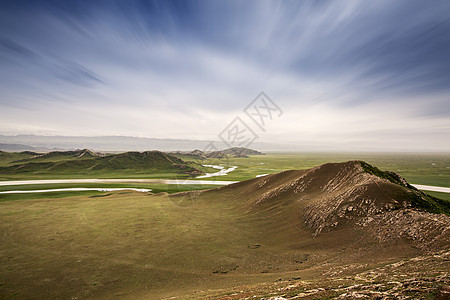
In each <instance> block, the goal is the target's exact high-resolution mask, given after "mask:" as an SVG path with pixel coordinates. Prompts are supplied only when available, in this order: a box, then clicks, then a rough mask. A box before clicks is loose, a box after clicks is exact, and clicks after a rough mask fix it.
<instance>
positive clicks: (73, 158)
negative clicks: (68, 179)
mask: <svg viewBox="0 0 450 300" xmlns="http://www.w3.org/2000/svg"><path fill="white" fill-rule="evenodd" d="M2 155H3V157H2V161H3V162H4V163H3V166H1V167H0V174H1V175H4V176H24V175H99V176H108V175H110V174H116V173H120V174H124V175H127V174H139V175H141V176H145V174H147V175H152V174H153V175H155V174H158V175H160V174H168V173H171V174H180V175H183V174H184V175H185V176H189V175H200V174H202V173H203V172H202V171H201V170H199V169H198V168H202V167H201V165H197V164H196V163H193V162H185V161H183V160H181V159H179V158H176V157H174V156H171V155H169V154H166V153H163V152H160V151H146V152H126V153H120V154H111V155H104V156H103V155H100V154H97V153H93V152H91V151H89V150H86V149H85V150H77V151H64V152H59V151H57V152H56V151H55V152H49V153H46V154H35V153H25V152H21V153H14V154H13V153H6V152H3V153H2Z"/></svg>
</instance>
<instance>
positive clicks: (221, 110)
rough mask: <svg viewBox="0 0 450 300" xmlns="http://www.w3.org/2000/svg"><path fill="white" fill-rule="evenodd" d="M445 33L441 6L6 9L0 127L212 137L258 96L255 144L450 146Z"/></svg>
mask: <svg viewBox="0 0 450 300" xmlns="http://www.w3.org/2000/svg"><path fill="white" fill-rule="evenodd" d="M449 31H450V3H449V2H448V1H434V2H433V4H432V5H430V4H429V3H425V2H424V1H415V0H413V1H406V0H400V1H384V0H383V1H381V0H380V1H126V2H125V1H94V2H88V1H77V2H72V1H56V2H53V1H29V2H28V1H18V2H9V3H3V4H1V6H0V88H1V90H2V95H1V97H0V116H1V118H0V133H3V134H17V133H45V134H52V133H55V134H67V135H108V134H111V135H121V134H123V135H135V136H147V137H160V138H162V137H170V138H198V139H216V138H217V134H218V133H219V132H220V131H221V130H222V129H223V127H225V126H226V125H227V123H228V122H230V121H231V120H232V119H233V118H234V117H235V116H236V115H238V114H239V113H241V111H242V109H243V108H244V107H245V106H246V105H247V103H248V102H250V101H251V100H252V99H253V98H254V97H255V96H256V95H257V94H258V93H259V92H260V91H261V90H264V91H265V92H267V93H268V94H269V95H270V96H271V97H272V98H273V99H274V100H276V101H277V103H278V104H279V106H280V107H282V108H283V110H284V111H285V112H286V113H285V115H284V116H283V118H281V119H280V120H277V122H276V123H274V124H273V125H272V127H271V128H269V130H268V131H267V132H266V133H264V134H262V135H261V141H274V140H276V141H278V142H280V143H286V142H289V143H291V144H292V143H294V144H297V145H298V147H299V149H302V147H303V146H305V144H306V143H308V144H309V145H321V147H322V148H323V147H329V148H330V149H333V148H336V149H348V150H351V149H359V148H361V149H362V148H364V149H366V148H367V149H370V148H371V147H372V148H374V149H375V148H376V149H378V148H380V149H381V148H383V149H393V150H395V149H404V148H409V149H417V150H445V151H448V150H450V141H448V142H447V141H446V140H447V138H446V137H448V136H450V104H449V103H450V101H449V96H450V85H449V84H448V82H450V54H449V53H450V35H448V32H449ZM281 133H282V134H281ZM293 137H295V138H293Z"/></svg>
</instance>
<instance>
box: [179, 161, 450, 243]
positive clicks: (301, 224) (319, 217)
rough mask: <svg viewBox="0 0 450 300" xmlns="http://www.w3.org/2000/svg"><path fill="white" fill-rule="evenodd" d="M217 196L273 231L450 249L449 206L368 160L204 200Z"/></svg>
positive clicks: (242, 186) (259, 181)
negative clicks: (340, 234)
mask: <svg viewBox="0 0 450 300" xmlns="http://www.w3.org/2000/svg"><path fill="white" fill-rule="evenodd" d="M202 194H203V195H202ZM211 196H212V198H217V197H219V198H226V199H227V201H233V202H235V203H236V205H238V206H240V207H241V209H245V211H247V214H248V216H260V217H261V218H262V219H264V220H266V223H267V224H272V228H271V229H272V230H275V228H278V230H282V227H283V226H287V225H289V226H288V227H291V229H295V230H296V231H297V232H299V233H302V234H304V232H305V231H306V232H309V233H310V234H311V235H312V236H313V237H316V236H318V235H320V234H321V233H324V232H342V231H347V232H350V231H351V232H357V234H358V235H360V234H362V235H363V237H362V238H360V240H359V243H360V244H363V243H371V242H384V241H386V242H388V241H391V242H392V241H394V242H395V241H399V240H401V241H405V242H407V243H411V245H413V246H412V247H417V248H421V249H434V248H436V249H440V248H442V247H447V246H449V245H450V217H449V216H448V214H449V213H450V208H449V207H450V205H449V203H448V202H447V201H445V200H441V199H438V198H435V197H432V196H430V195H427V194H426V193H424V192H422V191H419V190H417V189H416V188H414V187H412V186H411V185H409V184H408V183H407V182H406V180H405V179H404V178H402V177H400V176H399V175H397V174H395V173H393V172H383V171H380V170H379V169H377V168H375V167H373V166H371V165H369V164H367V163H365V162H362V161H349V162H345V163H328V164H324V165H321V166H318V167H315V168H312V169H308V170H290V171H284V172H281V173H277V174H272V175H267V176H264V177H260V178H255V179H252V180H247V181H243V182H239V183H236V184H232V185H229V186H226V187H222V188H218V189H214V190H211V191H206V192H203V193H201V194H200V196H199V199H200V198H202V197H206V198H211ZM172 197H177V196H176V195H174V196H172ZM349 234H352V235H354V233H349ZM355 234H356V233H355Z"/></svg>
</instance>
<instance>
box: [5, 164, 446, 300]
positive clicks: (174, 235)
mask: <svg viewBox="0 0 450 300" xmlns="http://www.w3.org/2000/svg"><path fill="white" fill-rule="evenodd" d="M375 173H376V172H375ZM379 175H380V174H374V172H373V171H371V170H367V168H365V167H364V166H363V165H362V163H361V162H357V161H352V162H346V163H340V164H326V165H323V166H320V167H316V168H313V169H309V170H299V171H295V170H294V171H286V172H282V173H279V174H273V175H269V176H265V177H260V178H256V179H252V180H249V181H245V182H240V183H236V184H233V185H229V186H224V187H221V188H216V189H212V190H208V191H196V192H184V193H178V194H172V195H168V194H165V193H161V194H156V195H155V194H150V193H148V194H145V193H144V194H142V193H135V192H119V193H111V194H109V195H105V196H104V197H68V198H64V199H52V200H47V199H42V200H28V201H9V202H3V203H0V220H1V222H0V230H1V231H2V232H3V235H2V236H1V237H0V265H1V272H0V296H1V298H8V297H17V298H35V299H36V298H40V299H52V298H72V299H84V298H104V299H110V298H112V297H115V298H119V299H120V298H125V299H136V298H148V299H158V298H163V297H183V298H185V297H187V298H195V299H205V298H219V299H227V298H241V296H242V295H244V296H246V297H251V296H252V295H260V296H261V297H263V296H267V295H283V296H284V297H296V296H298V295H300V294H301V293H304V292H305V291H306V290H308V293H309V290H311V289H316V292H317V293H311V297H310V298H314V297H316V296H318V295H319V296H320V297H331V296H332V297H334V296H339V295H341V294H344V293H347V292H349V290H338V289H339V286H340V288H342V287H343V286H344V287H347V286H351V285H354V284H355V283H358V282H361V281H364V280H366V279H367V283H370V276H372V275H374V278H375V277H376V278H377V279H376V280H377V281H378V282H379V283H381V282H385V284H384V285H383V286H381V285H378V286H371V287H370V288H369V289H370V291H372V292H374V293H377V292H380V293H381V292H383V293H389V292H390V293H391V294H393V293H401V294H402V295H406V294H407V293H410V294H408V295H412V297H416V298H417V297H425V296H426V295H427V293H430V292H433V293H435V294H436V295H438V294H442V293H443V291H442V288H443V287H445V286H447V285H448V277H447V279H446V277H445V274H446V271H448V268H449V267H450V265H449V264H450V263H449V260H448V259H447V257H448V256H449V255H447V254H445V253H448V251H449V250H450V249H449V245H450V218H449V217H448V216H446V215H445V214H435V213H430V212H429V211H435V209H441V210H442V209H443V210H446V209H448V206H447V205H446V204H445V203H444V204H439V205H436V203H432V202H431V203H428V202H426V200H427V198H426V194H424V193H421V192H419V191H417V190H414V189H411V188H410V187H408V185H407V184H404V183H403V182H402V180H401V179H399V181H396V180H390V179H389V178H385V176H382V177H380V176H379ZM424 201H425V202H426V203H425V202H424ZM429 205H431V209H430V207H429ZM442 205H443V206H444V207H442ZM434 255H441V258H439V257H437V256H434ZM420 257H429V259H428V260H426V261H425V259H423V260H421V259H420ZM433 257H434V258H433ZM411 258H415V259H416V258H417V259H416V260H413V261H411V263H413V264H414V266H413V267H411V268H409V269H408V270H405V272H404V273H403V275H405V276H410V277H408V278H419V277H420V279H421V280H422V279H423V281H424V282H425V281H426V282H428V283H429V286H426V288H424V287H422V286H418V283H417V282H419V281H418V280H416V281H414V280H412V281H411V282H409V283H408V284H409V285H406V284H405V285H404V286H403V285H400V287H398V285H397V284H395V285H389V282H390V279H389V278H391V277H389V276H390V275H389V274H388V271H389V268H388V267H386V268H384V269H383V268H382V267H383V266H388V265H391V264H393V263H397V262H399V261H409V259H411ZM425 262H426V269H425V270H424V272H423V274H418V273H417V269H418V267H419V266H420V265H419V264H421V263H423V264H424V265H422V267H423V266H425ZM370 270H372V271H374V272H376V274H372V275H370V274H369V275H367V274H366V273H364V272H369V271H370ZM425 271H426V272H425ZM408 272H410V273H408ZM362 273H364V274H366V275H364V276H365V277H364V276H362V277H359V278H360V279H357V278H356V277H354V276H356V275H357V274H362ZM416 273H417V274H416ZM375 275H376V276H375ZM388 275H389V276H388ZM419 275H420V276H419ZM352 276H353V277H352ZM383 276H384V277H383ZM392 276H394V275H392ZM339 278H340V281H339V280H338V279H339ZM361 278H362V279H361ZM364 278H366V279H364ZM383 278H385V279H383ZM334 279H336V281H333V280H334ZM358 280H359V281H358ZM399 280H403V281H404V280H405V277H403V279H402V278H400V279H399ZM399 282H400V281H399ZM374 284H375V283H374ZM243 286H245V287H243ZM288 286H291V288H287V287H288ZM292 286H294V287H298V288H295V289H294V288H292ZM408 286H409V287H408ZM330 287H333V289H331V288H330ZM334 287H335V288H336V289H334ZM378 287H381V288H380V290H377V289H378ZM397 287H398V288H397ZM411 287H413V288H414V289H410V288H411ZM394 288H395V289H394ZM240 291H243V292H245V293H246V294H241V292H240ZM373 295H375V294H373Z"/></svg>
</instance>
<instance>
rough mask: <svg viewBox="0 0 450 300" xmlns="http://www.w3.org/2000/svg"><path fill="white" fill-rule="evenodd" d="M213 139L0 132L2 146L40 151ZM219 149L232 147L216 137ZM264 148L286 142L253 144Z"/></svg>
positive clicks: (166, 147) (183, 144)
mask: <svg viewBox="0 0 450 300" xmlns="http://www.w3.org/2000/svg"><path fill="white" fill-rule="evenodd" d="M210 143H211V141H207V140H188V139H157V138H139V137H132V136H98V137H86V136H43V135H33V134H24V135H0V150H3V151H37V152H47V151H53V150H75V149H84V148H88V149H93V150H95V151H108V152H122V151H148V150H160V151H192V150H193V149H200V150H202V151H203V150H204V149H206V148H207V147H208V145H209V144H210ZM214 146H215V147H216V148H217V150H222V149H225V148H229V146H227V145H226V144H225V143H224V142H221V141H214ZM251 146H252V147H254V148H257V149H261V150H263V151H270V150H281V149H283V148H284V146H283V145H277V144H269V143H262V142H255V143H253V144H252V145H251Z"/></svg>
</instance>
